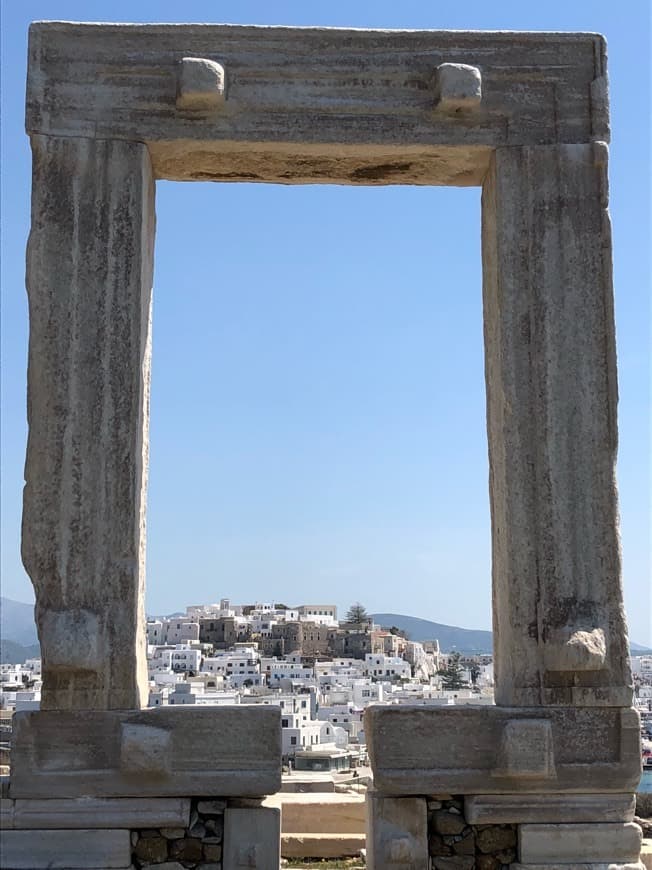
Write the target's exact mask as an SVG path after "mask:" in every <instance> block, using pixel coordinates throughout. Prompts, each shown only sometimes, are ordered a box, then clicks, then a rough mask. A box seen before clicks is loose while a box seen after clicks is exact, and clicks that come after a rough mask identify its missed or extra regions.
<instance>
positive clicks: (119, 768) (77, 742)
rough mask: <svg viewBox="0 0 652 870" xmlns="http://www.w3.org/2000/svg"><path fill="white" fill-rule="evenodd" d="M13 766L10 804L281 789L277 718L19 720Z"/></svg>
mask: <svg viewBox="0 0 652 870" xmlns="http://www.w3.org/2000/svg"><path fill="white" fill-rule="evenodd" d="M152 743H153V747H152ZM12 764H13V773H12V778H11V788H10V792H11V796H12V797H13V798H49V797H51V796H52V795H55V794H56V795H58V796H60V797H62V798H77V797H83V796H85V795H92V796H94V797H132V796H141V797H143V798H144V797H172V796H179V797H184V796H186V795H196V796H201V795H205V796H213V795H216V794H221V795H230V796H237V795H266V794H272V793H274V792H276V791H278V790H279V789H280V787H281V711H280V708H278V707H246V706H238V707H219V708H203V709H197V710H189V709H187V708H186V709H182V708H174V707H164V708H157V709H152V710H143V711H132V712H121V711H104V712H81V711H79V712H68V713H64V712H63V711H59V712H56V713H55V712H23V713H18V714H16V716H15V720H14V732H13V738H12ZM175 824H176V823H175Z"/></svg>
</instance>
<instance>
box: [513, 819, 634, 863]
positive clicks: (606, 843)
mask: <svg viewBox="0 0 652 870" xmlns="http://www.w3.org/2000/svg"><path fill="white" fill-rule="evenodd" d="M641 836H642V835H641V829H640V827H639V826H638V825H637V824H635V823H634V822H624V823H615V822H614V823H603V824H567V825H562V824H553V825H519V827H518V855H519V859H520V861H521V862H522V863H523V864H546V863H550V864H555V863H558V864H569V863H572V862H578V863H580V862H581V863H583V862H591V861H598V862H611V861H622V862H627V861H634V862H635V861H638V860H639V856H640V853H641Z"/></svg>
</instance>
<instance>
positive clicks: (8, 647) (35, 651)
mask: <svg viewBox="0 0 652 870" xmlns="http://www.w3.org/2000/svg"><path fill="white" fill-rule="evenodd" d="M40 657H41V649H40V647H39V645H38V644H37V643H36V644H33V645H31V646H23V645H22V644H20V643H15V642H14V641H13V640H5V638H2V640H0V662H2V663H3V664H5V665H22V664H23V662H26V661H27V659H38V658H40Z"/></svg>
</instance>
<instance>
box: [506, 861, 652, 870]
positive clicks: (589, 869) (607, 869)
mask: <svg viewBox="0 0 652 870" xmlns="http://www.w3.org/2000/svg"><path fill="white" fill-rule="evenodd" d="M510 870H646V866H645V864H644V863H643V862H642V861H631V862H630V861H628V862H625V863H622V862H620V861H609V862H608V863H605V862H599V861H598V862H595V861H581V862H578V861H571V862H568V863H567V862H565V861H564V862H559V863H556V864H523V863H519V862H517V863H515V864H512V865H511V866H510Z"/></svg>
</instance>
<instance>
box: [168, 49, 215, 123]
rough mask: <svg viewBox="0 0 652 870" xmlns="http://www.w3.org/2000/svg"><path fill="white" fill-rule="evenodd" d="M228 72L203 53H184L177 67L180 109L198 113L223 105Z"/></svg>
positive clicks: (204, 112) (178, 104) (178, 103)
mask: <svg viewBox="0 0 652 870" xmlns="http://www.w3.org/2000/svg"><path fill="white" fill-rule="evenodd" d="M225 91H226V75H225V72H224V67H223V66H222V64H220V63H217V62H216V61H214V60H207V59H206V58H202V57H184V58H182V60H181V61H180V63H179V67H178V70H177V109H178V110H179V111H181V112H184V113H186V112H187V113H191V114H193V115H197V116H202V117H203V116H204V115H208V114H210V113H211V112H215V111H216V110H217V109H219V108H220V106H222V105H223V103H224V100H225Z"/></svg>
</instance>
